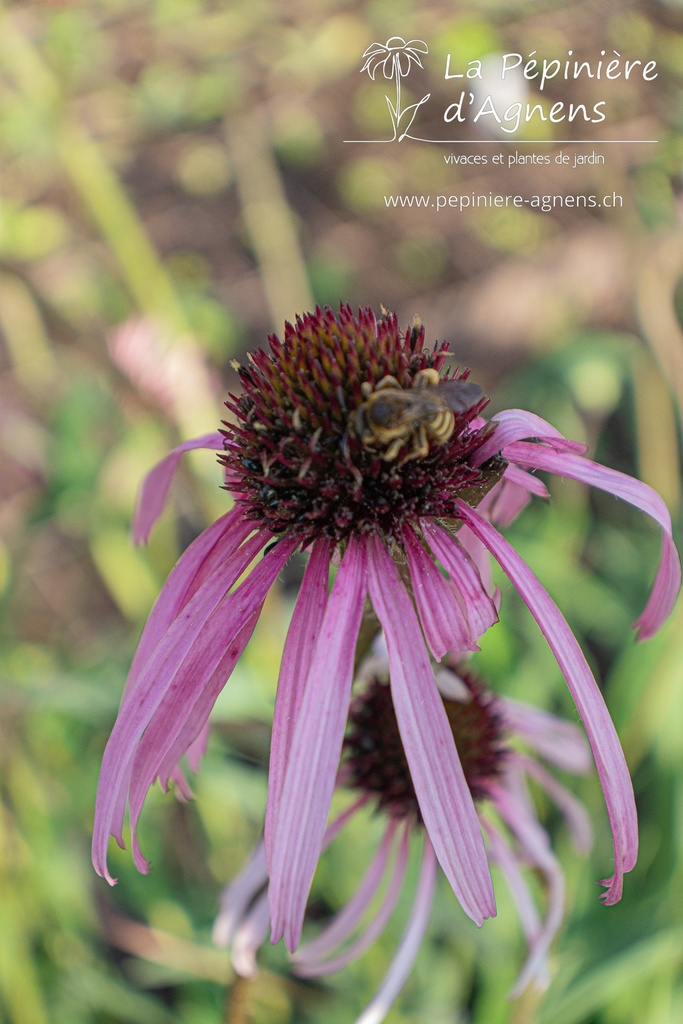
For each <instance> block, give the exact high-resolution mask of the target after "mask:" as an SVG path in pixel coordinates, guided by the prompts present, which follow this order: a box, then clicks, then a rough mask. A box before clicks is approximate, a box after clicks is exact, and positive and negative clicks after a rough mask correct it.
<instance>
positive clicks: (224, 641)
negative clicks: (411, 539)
mask: <svg viewBox="0 0 683 1024" xmlns="http://www.w3.org/2000/svg"><path fill="white" fill-rule="evenodd" d="M297 543H298V541H297V540H296V539H283V540H282V541H280V543H279V544H278V545H277V546H276V547H275V548H274V549H273V550H272V551H270V552H269V553H268V555H266V556H265V557H264V558H263V559H262V561H261V562H259V563H258V565H257V566H256V567H255V568H254V569H253V571H252V572H251V574H250V575H249V576H248V577H247V579H246V580H245V582H244V583H243V584H242V585H241V586H240V587H239V588H238V589H237V590H236V591H235V592H234V593H232V594H230V595H229V596H226V595H227V593H228V591H229V590H230V588H231V587H232V585H233V583H234V582H235V581H234V579H233V578H232V577H231V575H230V574H228V575H227V577H226V575H225V574H224V573H223V572H222V571H221V568H220V567H219V568H218V569H216V570H215V571H214V573H213V574H212V575H211V576H210V577H209V579H208V580H207V581H206V582H205V583H204V584H203V586H202V587H201V588H200V590H198V591H197V593H196V594H195V595H194V597H193V598H192V600H191V601H190V602H189V604H188V605H187V606H186V607H185V609H184V610H183V611H182V612H181V614H180V615H179V616H178V617H177V618H176V619H175V620H174V622H173V624H172V625H171V626H170V628H169V630H168V632H167V633H166V634H165V637H164V639H163V641H162V642H161V643H159V644H158V645H157V647H156V648H155V650H154V652H153V653H152V655H151V657H150V658H149V660H148V661H147V663H146V664H145V666H144V668H143V670H142V672H141V673H140V676H139V677H138V679H137V680H136V683H135V686H134V688H132V689H131V691H130V692H129V693H128V696H127V700H126V702H125V703H124V705H123V707H122V708H121V711H120V712H119V716H118V718H117V720H116V723H115V725H114V728H113V730H112V733H111V736H110V738H109V742H108V743H107V747H106V749H105V752H104V755H103V758H102V768H101V772H100V784H99V788H98V797H97V803H96V808H95V828H94V833H93V863H94V865H95V870H96V871H97V872H98V874H101V875H103V876H104V877H105V878H107V880H108V881H109V882H110V884H113V881H114V880H113V879H112V878H111V876H110V874H109V872H108V870H107V865H106V854H107V840H108V836H109V834H112V835H113V836H114V837H115V838H116V839H117V841H118V842H119V844H120V845H122V843H123V839H122V834H121V828H122V821H121V819H120V818H117V817H115V815H119V814H120V813H121V811H122V807H125V798H124V795H125V792H126V789H127V786H128V784H129V781H132V782H133V783H134V784H135V780H131V768H132V764H133V762H134V760H135V756H136V753H137V750H138V745H139V743H140V740H141V738H142V736H143V734H144V732H145V730H146V729H147V727H148V726H149V724H150V722H151V721H152V719H153V718H154V716H155V714H156V713H157V711H158V709H159V708H160V707H163V708H164V709H165V708H166V707H168V706H169V705H171V706H173V705H174V702H175V701H180V703H179V705H178V717H179V718H182V716H183V714H184V713H185V711H186V700H187V697H186V694H187V693H188V691H189V690H190V689H191V680H192V678H193V672H194V673H195V674H199V675H203V676H204V677H206V676H209V675H210V674H211V673H212V672H213V670H214V668H215V666H216V665H217V664H218V663H219V662H220V660H221V658H222V657H223V656H224V654H225V651H226V649H227V648H229V647H230V645H231V643H232V642H233V641H234V638H235V637H236V636H238V635H239V634H240V632H241V631H242V630H244V628H245V626H246V625H247V623H249V621H250V620H251V619H252V617H253V615H254V613H255V612H256V610H257V609H258V608H259V607H260V605H261V604H262V603H263V601H264V599H265V596H266V594H267V592H268V590H269V589H270V587H271V586H272V584H273V582H274V580H275V578H276V577H277V575H278V573H279V572H280V570H281V569H282V566H283V565H284V564H285V562H286V561H287V559H288V558H289V557H290V555H291V554H292V553H293V551H294V550H295V549H296V547H297ZM231 564H234V556H233V557H232V558H228V559H226V566H230V565H231ZM201 724H203V723H200V726H201ZM198 731H199V729H198V730H197V732H198ZM195 736H196V733H195ZM195 736H192V737H190V742H191V740H193V739H194V738H195Z"/></svg>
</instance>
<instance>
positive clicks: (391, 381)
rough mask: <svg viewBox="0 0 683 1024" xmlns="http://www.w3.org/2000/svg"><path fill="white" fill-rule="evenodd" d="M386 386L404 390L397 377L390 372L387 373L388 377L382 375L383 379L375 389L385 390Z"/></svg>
mask: <svg viewBox="0 0 683 1024" xmlns="http://www.w3.org/2000/svg"><path fill="white" fill-rule="evenodd" d="M385 388H394V389H396V388H398V390H399V391H403V388H402V387H401V385H400V384H399V382H398V381H397V380H396V378H395V377H392V376H391V374H389V373H388V374H387V375H386V377H382V379H381V381H380V382H379V384H378V385H377V387H376V388H375V391H384V389H385Z"/></svg>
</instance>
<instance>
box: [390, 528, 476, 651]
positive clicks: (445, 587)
mask: <svg viewBox="0 0 683 1024" xmlns="http://www.w3.org/2000/svg"><path fill="white" fill-rule="evenodd" d="M403 544H404V548H405V553H406V556H407V558H408V568H409V570H410V581H411V585H412V590H413V596H414V598H415V603H416V605H417V610H418V613H419V615H420V622H421V624H422V629H423V630H424V635H425V639H426V640H427V643H428V645H429V649H430V650H431V652H432V654H433V655H434V657H435V658H436V660H437V661H440V660H441V658H443V656H444V654H446V652H447V651H452V652H453V653H458V652H461V651H477V650H479V648H478V647H477V644H476V642H475V640H474V639H473V638H472V637H471V636H470V627H469V623H468V621H467V619H466V618H465V614H464V612H463V611H462V609H461V607H460V605H459V604H458V602H457V600H456V597H455V593H454V590H453V588H452V586H451V585H450V583H449V581H447V580H445V579H444V577H443V576H442V575H441V573H440V572H439V570H438V569H437V567H436V565H435V564H434V562H433V561H432V559H431V558H430V557H429V555H428V554H427V552H426V551H425V549H424V548H423V547H422V545H421V544H420V542H419V540H418V539H417V537H416V536H415V534H414V532H413V530H412V529H411V528H410V526H406V527H405V528H404V530H403Z"/></svg>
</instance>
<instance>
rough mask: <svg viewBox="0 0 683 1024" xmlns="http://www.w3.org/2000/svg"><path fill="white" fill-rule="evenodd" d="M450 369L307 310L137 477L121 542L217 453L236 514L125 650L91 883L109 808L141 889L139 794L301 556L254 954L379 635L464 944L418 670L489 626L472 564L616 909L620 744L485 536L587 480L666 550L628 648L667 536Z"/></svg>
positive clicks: (300, 896)
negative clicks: (594, 818) (572, 709)
mask: <svg viewBox="0 0 683 1024" xmlns="http://www.w3.org/2000/svg"><path fill="white" fill-rule="evenodd" d="M447 358H448V346H447V345H446V344H445V343H443V344H441V345H435V346H434V348H433V349H431V350H428V349H426V348H425V347H424V329H423V328H422V326H421V325H419V323H416V324H415V325H414V326H413V328H412V329H411V330H409V331H408V332H407V333H406V334H403V333H402V332H400V331H399V329H398V325H397V321H396V317H395V316H394V315H393V314H386V315H384V316H383V317H382V318H381V319H380V320H376V319H375V317H374V316H373V314H372V312H371V311H370V310H368V309H365V310H361V311H360V312H359V314H358V316H357V317H354V315H353V314H352V312H351V309H350V308H349V307H348V306H342V307H341V309H340V313H339V316H335V315H334V313H333V312H332V310H330V309H325V310H321V309H318V310H317V311H316V312H315V313H313V314H306V315H305V316H303V317H301V318H297V320H296V323H295V325H293V326H292V325H291V324H287V325H286V329H285V335H284V339H283V340H282V341H281V340H279V339H278V338H277V337H275V336H272V337H271V338H270V351H264V350H259V351H257V352H255V353H254V354H253V355H252V356H251V357H250V363H249V365H248V366H239V367H238V372H239V376H240V380H241V383H242V387H243V393H242V394H241V395H240V396H239V397H231V399H230V401H229V402H228V403H226V404H227V406H228V408H229V410H230V411H231V413H232V415H233V420H232V421H230V422H228V423H226V424H225V429H224V430H223V431H222V432H221V433H220V434H216V435H209V436H207V437H204V438H200V439H198V440H196V441H194V442H186V443H185V444H183V445H181V446H180V447H179V448H177V449H175V451H174V452H172V453H171V454H170V455H169V456H168V457H167V458H166V459H165V460H164V461H163V462H162V463H161V464H160V465H159V466H157V467H156V468H155V469H154V470H153V471H152V472H151V474H150V475H149V477H148V478H147V481H146V482H145V485H144V487H143V490H142V494H141V499H140V503H139V506H138V510H137V516H136V523H135V533H136V536H137V538H138V539H144V538H145V537H146V536H147V534H148V532H149V529H150V528H151V526H152V524H153V521H154V519H155V518H156V516H157V515H158V514H159V513H160V511H161V509H162V508H163V505H164V502H165V499H166V494H167V491H168V487H169V484H170V481H171V477H172V475H173V471H174V469H175V466H176V465H177V463H178V461H179V459H180V457H181V455H182V453H183V452H184V451H187V450H189V449H190V448H196V447H207V448H214V449H218V450H220V451H221V454H220V459H221V462H222V463H223V465H224V472H225V486H226V488H227V489H228V490H229V491H231V492H232V494H233V497H234V507H233V508H232V509H231V510H230V511H229V512H227V513H226V514H225V515H224V516H223V517H222V518H220V519H219V520H218V521H217V522H216V523H214V524H213V525H212V526H210V527H209V528H208V529H207V530H206V531H205V532H204V533H203V534H202V535H201V536H200V537H199V538H197V540H196V541H195V542H194V543H193V544H192V545H191V546H190V547H189V548H188V549H187V551H186V552H185V553H184V554H183V555H182V557H181V558H180V560H179V562H178V564H177V565H176V567H175V568H174V570H173V571H172V573H171V575H170V576H169V579H168V581H167V583H166V584H165V586H164V588H163V590H162V592H161V594H160V596H159V598H158V600H157V603H156V604H155V606H154V608H153V610H152V612H151V614H150V616H149V619H148V621H147V624H146V626H145V629H144V631H143V633H142V636H141V639H140V643H139V646H138V650H137V652H136V655H135V658H134V661H133V665H132V668H131V672H130V676H129V679H128V683H127V686H126V690H125V693H124V696H123V700H122V703H121V708H120V711H119V715H118V718H117V721H116V724H115V725H114V728H113V731H112V734H111V737H110V739H109V742H108V744H107V748H106V750H105V753H104V756H103V762H102V771H101V777H100V785H99V790H98V798H97V806H96V816H95V829H94V836H93V861H94V864H95V868H96V870H97V871H98V872H99V873H100V874H101V875H103V876H104V877H106V878H107V879H108V880H109V881H110V882H112V883H113V881H114V879H112V877H111V875H110V873H109V870H108V868H107V845H108V838H109V835H110V834H111V835H113V836H114V837H115V838H116V840H117V842H118V843H119V845H121V846H123V831H122V830H123V822H124V815H125V810H126V805H128V806H129V810H130V824H131V839H132V849H133V858H134V861H135V863H136V865H137V866H138V868H139V869H140V870H142V871H146V870H147V862H146V861H145V859H144V857H143V856H142V853H141V851H140V848H139V844H138V839H137V823H138V819H139V816H140V812H141V809H142V806H143V803H144V799H145V796H146V794H147V791H148V789H149V787H150V786H151V785H152V783H153V782H154V780H155V779H156V778H158V779H159V780H160V783H161V785H162V787H164V788H167V787H168V785H169V783H170V782H171V781H175V782H176V784H177V785H179V786H180V788H181V791H184V790H185V789H186V783H185V780H184V776H183V774H182V770H181V768H180V766H179V761H180V760H181V758H182V757H183V756H184V755H187V757H188V761H189V763H190V766H191V767H193V768H195V767H196V765H197V762H198V760H199V758H200V757H201V754H202V752H203V747H204V743H205V739H206V728H207V721H208V717H209V713H210V711H211V709H212V707H213V704H214V702H215V700H216V698H217V696H218V694H219V693H220V691H221V689H222V688H223V686H224V685H225V683H226V680H227V679H228V678H229V676H230V674H231V672H232V670H233V668H234V666H235V664H236V662H237V660H238V659H239V657H240V655H241V653H242V651H243V650H244V648H245V646H246V644H247V642H248V640H249V637H250V636H251V633H252V631H253V629H254V626H255V623H256V621H257V619H258V616H259V614H260V611H261V608H262V606H263V603H264V600H265V598H266V596H267V594H268V591H269V589H270V587H271V586H272V585H273V583H274V582H275V580H276V578H277V576H278V574H279V572H280V571H281V569H282V567H283V566H284V565H285V563H286V562H287V560H288V559H289V558H290V556H291V555H292V554H293V553H294V552H295V551H306V552H308V554H309V560H308V564H307V567H306V571H305V575H304V578H303V582H302V585H301V588H300V591H299V596H298V599H297V602H296V606H295V609H294V614H293V618H292V623H291V626H290V629H289V632H288V635H287V639H286V642H285V647H284V651H283V656H282V664H281V668H280V675H279V680H278V692H277V700H276V707H275V718H274V727H273V739H272V747H271V760H270V780H269V794H268V805H267V811H266V829H265V851H266V857H267V862H268V871H269V878H270V885H269V892H270V907H271V927H272V934H273V937H274V940H277V939H279V938H280V937H281V936H282V935H284V936H285V942H286V945H287V947H288V948H289V949H290V950H294V949H296V947H297V944H298V941H299V936H300V933H301V928H302V923H303V917H304V912H305V907H306V901H307V898H308V892H309V889H310V885H311V881H312V878H313V874H314V871H315V867H316V864H317V861H318V857H319V854H320V851H321V849H322V846H323V842H324V836H325V829H326V824H327V817H328V812H329V808H330V803H331V799H332V793H333V790H334V787H335V778H336V773H337V766H338V763H339V758H340V754H341V751H342V745H343V741H344V730H345V725H346V720H347V714H348V706H349V699H350V693H351V684H352V679H353V673H354V664H357V663H358V660H359V659H360V658H361V656H362V655H363V654H364V653H365V652H366V651H367V649H368V646H369V643H370V642H371V640H372V637H373V636H374V635H375V634H376V633H377V632H378V631H379V629H380V628H381V629H382V630H383V631H384V635H385V637H386V642H387V648H388V660H389V675H390V680H391V696H392V701H393V707H394V711H395V714H396V719H397V722H398V728H399V732H400V735H401V741H402V744H403V748H404V750H405V756H406V759H407V762H408V765H409V768H410V774H411V779H412V784H413V786H414V789H415V793H416V795H417V800H418V803H419V806H420V813H421V816H422V819H423V821H424V824H425V827H426V830H427V832H428V834H429V837H430V843H431V846H432V847H433V849H434V852H435V855H436V858H437V860H438V862H439V864H440V865H441V868H442V870H443V871H444V873H445V875H446V877H447V878H448V881H449V882H450V884H451V886H452V888H453V890H454V891H455V893H456V894H457V896H458V899H459V900H460V903H461V904H462V906H463V908H464V910H465V911H466V913H467V914H468V915H469V916H470V917H471V918H472V919H473V920H474V921H475V922H477V923H478V924H481V923H482V921H483V920H484V918H486V917H488V916H491V915H492V914H493V913H495V903H494V898H493V891H492V886H491V879H490V874H489V868H488V861H487V856H486V850H485V846H484V839H483V836H482V832H481V828H480V825H479V819H478V816H477V811H476V808H475V806H474V803H473V800H472V796H471V793H470V790H469V788H468V786H467V782H466V780H465V776H464V774H463V769H462V765H461V762H460V757H459V754H458V750H457V748H456V745H455V744H454V742H453V737H452V732H451V729H450V726H449V722H448V718H447V715H446V712H445V710H444V705H443V702H442V700H441V697H440V695H439V690H438V687H437V684H436V681H435V677H434V670H433V668H432V663H431V660H430V653H431V656H432V657H433V658H434V659H436V660H437V661H438V660H439V659H441V658H442V657H443V656H444V655H445V653H446V652H449V651H451V652H457V653H462V652H465V651H471V650H476V649H477V639H478V637H479V636H481V635H482V634H483V633H484V632H485V631H486V630H487V629H488V628H489V627H490V626H491V625H492V624H493V623H494V621H495V620H496V617H497V613H496V607H495V603H494V599H493V597H492V590H491V586H490V581H489V579H488V572H489V569H488V566H487V564H486V563H487V559H488V553H490V554H491V555H493V557H494V559H495V560H496V561H497V562H498V563H499V564H500V566H501V567H502V569H503V571H504V572H505V573H506V574H507V575H508V577H509V579H510V580H511V581H512V583H513V584H514V586H515V587H516V588H517V590H518V591H519V593H520V594H521V596H522V598H523V600H524V601H525V603H526V604H527V606H528V608H529V610H530V611H531V613H532V615H533V616H534V618H535V620H536V622H537V623H538V625H539V627H540V629H541V631H542V632H543V634H544V635H545V637H546V639H547V641H548V643H549V645H550V647H551V649H552V651H553V653H554V655H555V657H556V659H557V661H558V664H559V666H560V668H561V670H562V672H563V674H564V676H565V679H566V681H567V684H568V686H569V689H570V691H571V693H572V696H573V698H574V701H575V703H576V706H577V708H578V710H579V713H580V715H581V718H582V719H583V724H584V727H585V729H586V733H587V736H588V739H589V742H590V745H591V748H592V751H593V756H594V759H595V762H596V765H597V768H598V773H599V776H600V781H601V784H602V788H603V791H604V795H605V800H606V804H607V809H608V813H609V819H610V824H611V828H612V835H613V843H614V872H613V874H612V876H611V878H609V879H608V880H607V881H606V882H605V883H603V884H605V885H606V886H607V892H606V893H604V894H603V899H604V900H605V902H606V903H614V902H616V901H617V900H618V899H619V898H620V896H621V892H622V882H623V875H624V872H626V871H630V870H631V869H632V868H633V865H634V864H635V860H636V854H637V820H636V811H635V803H634V799H633V790H632V786H631V781H630V777H629V773H628V769H627V766H626V762H625V759H624V755H623V752H622V750H621V746H620V744H619V740H618V737H617V735H616V731H615V729H614V726H613V724H612V721H611V718H610V716H609V713H608V711H607V708H606V706H605V703H604V700H603V698H602V695H601V693H600V690H599V688H598V686H597V684H596V682H595V679H594V678H593V675H592V672H591V671H590V669H589V667H588V664H587V662H586V659H585V657H584V655H583V652H582V651H581V648H580V647H579V644H578V642H577V641H576V639H575V637H574V636H573V634H572V633H571V631H570V629H569V627H568V625H567V623H566V621H565V620H564V618H563V616H562V614H561V613H560V611H559V609H558V608H557V606H556V605H555V603H554V602H553V600H552V599H551V598H550V596H549V595H548V593H547V592H546V591H545V589H544V588H543V587H542V585H541V584H540V583H539V581H538V580H537V579H536V577H535V576H534V574H533V573H532V571H531V569H530V568H529V567H528V566H527V565H526V564H525V563H524V562H523V560H522V559H521V558H520V556H519V555H518V554H517V553H516V551H515V550H514V549H513V548H512V547H511V545H510V544H509V543H508V541H506V540H505V538H504V537H503V536H502V534H501V533H500V532H499V530H498V529H497V528H496V525H495V524H496V523H499V522H503V523H504V522H506V521H509V520H510V518H513V517H514V515H515V514H516V512H517V511H518V510H519V509H520V508H521V507H522V506H523V504H524V502H525V501H526V500H527V499H528V496H529V495H530V494H545V493H546V492H545V488H544V486H543V484H542V483H541V481H539V480H538V479H537V478H536V477H534V476H533V475H532V473H530V472H529V470H534V469H542V470H547V471H549V472H551V473H559V474H562V475H564V476H569V477H572V478H574V479H577V480H581V481H584V482H587V483H590V484H592V485H593V486H596V487H599V488H601V489H603V490H606V491H609V492H611V493H613V494H615V495H617V496H618V497H621V498H623V499H624V500H626V501H628V502H630V503H631V504H633V505H635V506H636V507H637V508H640V509H642V510H643V511H644V512H646V513H647V514H648V515H649V516H651V517H652V518H653V519H654V520H655V522H657V523H658V524H659V526H660V527H661V529H662V538H663V547H662V558H661V562H660V566H659V569H658V572H657V575H656V578H655V583H654V586H653V589H652V592H651V595H650V598H649V600H648V602H647V605H646V608H645V611H644V612H643V614H642V615H641V616H640V618H639V619H638V622H637V623H636V626H637V627H638V629H639V631H640V638H644V637H647V636H651V635H652V634H653V633H654V632H655V631H656V630H657V629H658V628H659V626H660V625H661V624H662V623H663V621H664V619H665V618H666V617H667V615H668V614H669V612H670V610H671V607H672V605H673V602H674V600H675V598H676V595H677V593H678V589H679V586H680V563H679V561H678V556H677V552H676V549H675V547H674V545H673V541H672V539H671V521H670V517H669V514H668V512H667V509H666V507H665V505H664V503H663V502H662V500H661V498H659V496H658V495H657V494H656V493H655V492H654V491H653V490H652V489H651V488H650V487H648V486H646V485H645V484H642V483H640V482H638V481H636V480H633V479H632V478H630V477H628V476H625V475H624V474H622V473H617V472H615V471H614V470H610V469H607V468H605V467H602V466H599V465H597V464H596V463H593V462H590V461H589V460H587V459H585V458H584V457H583V452H584V451H585V447H584V446H583V445H581V444H578V443H577V442H573V441H567V440H565V439H564V438H563V437H562V436H561V435H560V434H559V432H558V431H557V430H556V429H555V428H553V427H552V426H550V424H548V423H546V422H545V421H544V420H542V419H540V418H539V417H537V416H535V415H533V414H531V413H527V412H523V411H521V410H509V411H507V412H503V413H499V414H497V415H496V417H495V418H494V420H492V421H491V422H488V421H487V420H486V419H484V418H483V416H482V415H481V414H482V411H483V409H484V406H485V405H486V399H485V398H484V397H483V396H482V394H481V389H479V388H478V387H477V386H476V385H474V384H472V383H471V382H470V381H469V380H468V376H469V375H468V371H466V370H465V371H460V370H459V369H458V370H455V371H454V372H452V373H451V374H450V375H445V374H444V373H443V370H444V367H445V363H446V360H447ZM442 381H447V382H448V383H447V384H443V383H440V382H442ZM482 503H483V505H484V509H483V511H482V510H481V505H482ZM477 506H479V508H478V507H477ZM456 531H457V532H456ZM264 549H265V551H264ZM262 551H263V557H262V558H261V559H260V560H259V561H257V562H256V564H255V565H254V567H253V568H251V569H249V567H250V566H251V565H252V562H253V561H254V559H255V558H257V556H258V555H259V553H260V552H262ZM332 566H334V567H335V568H336V575H335V578H334V582H333V584H332V586H331V588H330V586H329V575H330V569H331V567H332ZM247 570H249V571H248V572H247ZM245 573H246V575H244V574H245Z"/></svg>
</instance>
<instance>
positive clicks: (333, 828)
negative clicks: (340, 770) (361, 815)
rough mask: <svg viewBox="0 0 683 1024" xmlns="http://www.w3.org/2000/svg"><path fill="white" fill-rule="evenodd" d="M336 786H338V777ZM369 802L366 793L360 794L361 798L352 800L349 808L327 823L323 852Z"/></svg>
mask: <svg viewBox="0 0 683 1024" xmlns="http://www.w3.org/2000/svg"><path fill="white" fill-rule="evenodd" d="M337 785H339V777H338V776H337ZM369 801H370V796H369V794H368V793H363V794H361V796H359V797H358V798H357V799H356V800H354V801H353V803H352V804H351V805H350V806H349V807H347V808H346V810H345V811H342V812H341V814H339V815H338V816H337V817H336V818H334V819H333V820H332V821H331V822H330V823H329V825H328V826H327V828H326V829H325V836H324V838H323V845H322V848H323V850H326V849H327V847H328V846H329V845H330V843H331V842H333V841H334V840H335V839H336V838H337V836H338V835H339V833H340V832H341V831H342V830H343V828H344V826H345V825H346V823H347V822H348V821H350V820H351V818H353V816H354V814H357V813H358V811H359V810H360V809H361V807H365V805H366V804H367V803H369Z"/></svg>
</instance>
